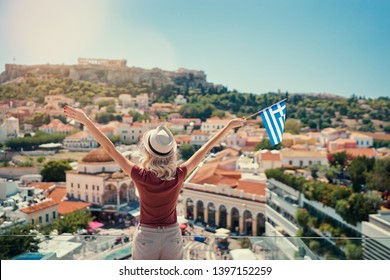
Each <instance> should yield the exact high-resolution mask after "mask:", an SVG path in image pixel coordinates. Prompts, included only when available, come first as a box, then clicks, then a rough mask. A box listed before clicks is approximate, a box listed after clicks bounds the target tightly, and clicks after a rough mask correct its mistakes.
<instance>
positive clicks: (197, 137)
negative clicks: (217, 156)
mask: <svg viewBox="0 0 390 280" xmlns="http://www.w3.org/2000/svg"><path fill="white" fill-rule="evenodd" d="M210 138H211V135H210V134H209V133H205V132H202V131H200V130H193V131H192V133H191V145H193V146H195V147H202V146H203V145H204V144H206V143H207V141H209V140H210Z"/></svg>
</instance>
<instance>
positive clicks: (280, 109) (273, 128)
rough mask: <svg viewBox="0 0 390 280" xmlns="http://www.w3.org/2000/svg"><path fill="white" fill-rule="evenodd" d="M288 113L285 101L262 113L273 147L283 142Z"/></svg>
mask: <svg viewBox="0 0 390 280" xmlns="http://www.w3.org/2000/svg"><path fill="white" fill-rule="evenodd" d="M286 112H287V111H286V103H285V101H284V100H282V101H280V102H278V103H276V104H274V105H272V106H270V107H268V108H265V109H264V110H262V111H261V112H260V115H261V118H262V119H263V124H264V127H265V129H266V130H267V134H268V137H269V140H270V141H271V144H272V145H273V146H274V145H277V144H279V143H280V142H282V135H283V129H284V122H285V121H286Z"/></svg>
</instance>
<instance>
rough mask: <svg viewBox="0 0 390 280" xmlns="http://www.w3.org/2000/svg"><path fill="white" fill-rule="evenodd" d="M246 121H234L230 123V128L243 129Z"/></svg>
mask: <svg viewBox="0 0 390 280" xmlns="http://www.w3.org/2000/svg"><path fill="white" fill-rule="evenodd" d="M245 122H246V119H245V118H237V119H232V120H231V121H230V122H229V123H228V127H229V128H236V127H241V126H243V125H244V124H245Z"/></svg>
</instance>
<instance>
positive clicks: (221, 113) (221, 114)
mask: <svg viewBox="0 0 390 280" xmlns="http://www.w3.org/2000/svg"><path fill="white" fill-rule="evenodd" d="M211 116H212V117H217V118H224V117H225V116H226V112H225V111H223V110H215V111H213V113H212V114H211Z"/></svg>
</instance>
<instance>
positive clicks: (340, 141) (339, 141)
mask: <svg viewBox="0 0 390 280" xmlns="http://www.w3.org/2000/svg"><path fill="white" fill-rule="evenodd" d="M332 142H335V143H337V144H345V143H356V141H355V140H353V139H349V138H339V139H337V140H334V141H332Z"/></svg>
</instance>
